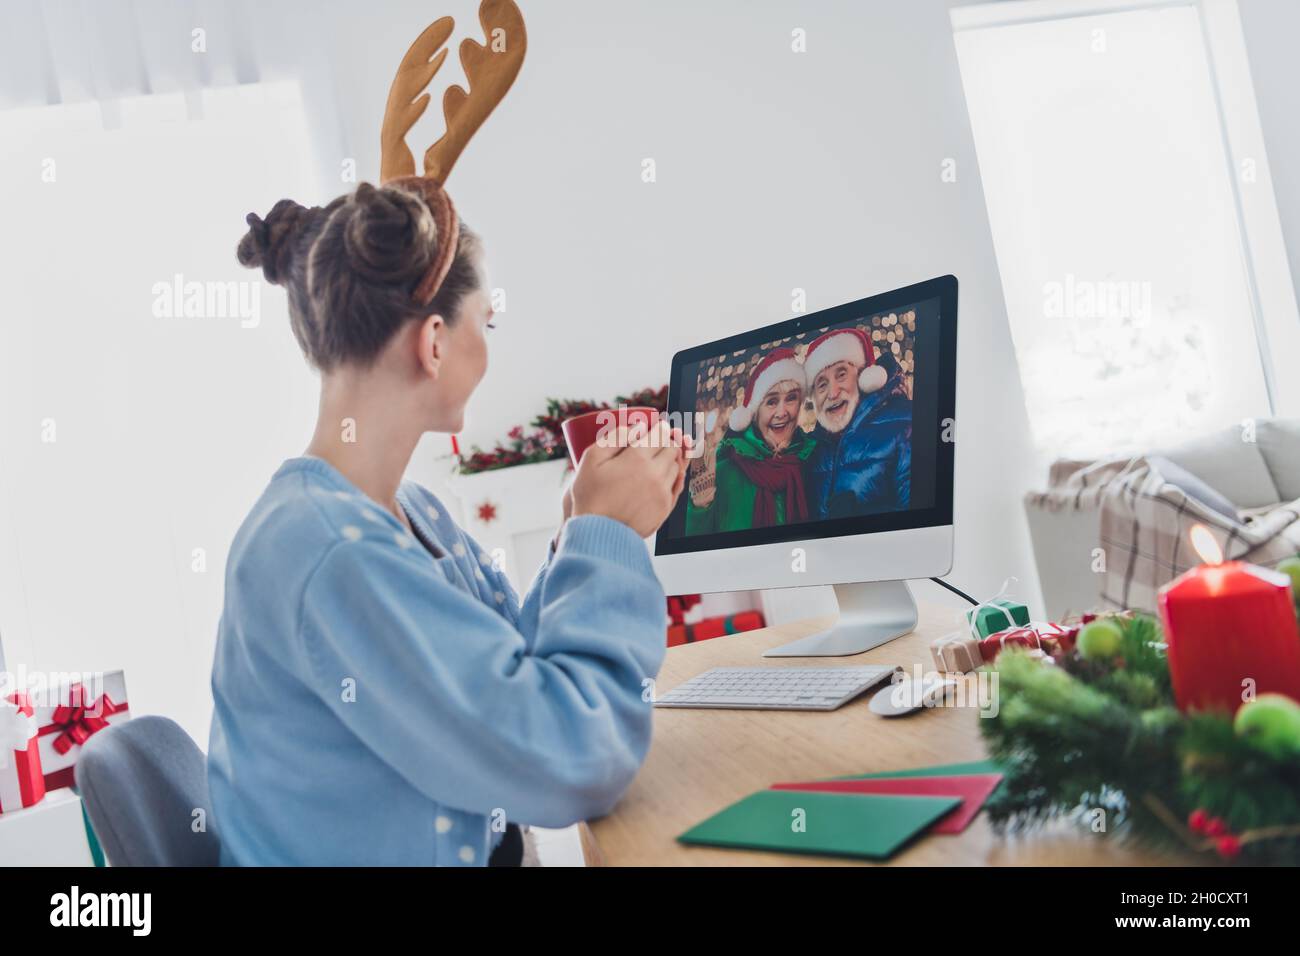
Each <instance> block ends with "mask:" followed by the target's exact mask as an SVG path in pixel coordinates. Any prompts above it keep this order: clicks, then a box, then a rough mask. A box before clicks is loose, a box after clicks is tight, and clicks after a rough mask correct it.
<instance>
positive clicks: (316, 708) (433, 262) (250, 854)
mask: <svg viewBox="0 0 1300 956" xmlns="http://www.w3.org/2000/svg"><path fill="white" fill-rule="evenodd" d="M479 17H480V20H481V22H482V26H483V29H484V34H485V38H486V39H487V41H488V42H487V44H486V45H483V44H480V43H477V42H474V41H472V40H466V41H464V43H462V45H461V61H462V63H463V64H464V67H465V73H466V76H467V77H468V80H469V84H468V85H469V91H468V93H466V92H465V91H464V90H462V89H460V88H459V87H455V86H453V87H451V88H450V89H449V90H448V91H447V93H446V95H445V98H444V112H445V114H446V119H447V132H446V134H445V135H444V136H443V137H442V138H441V139H440V140H439V141H438V142H437V143H435V144H434V145H433V147H431V148H430V149H429V151H428V152H427V153H426V154H425V159H424V175H422V176H418V175H416V174H415V162H414V158H413V157H412V155H411V153H410V151H409V149H408V148H407V147H406V145H405V143H404V141H403V139H404V136H405V134H406V132H407V131H408V130H409V129H410V128H411V126H412V125H413V124H414V123H415V121H416V120H417V119H418V118H419V117H420V115H421V114H422V113H423V112H424V109H425V107H426V106H427V105H428V102H429V94H428V93H424V92H422V91H423V90H424V89H425V87H427V86H428V84H429V82H430V81H431V80H432V78H433V76H434V74H436V73H437V72H438V69H439V67H441V65H442V63H443V61H444V60H445V59H446V55H447V51H446V49H443V46H444V44H445V43H446V42H447V40H448V38H449V37H450V35H451V31H452V21H451V20H450V18H443V19H441V20H438V21H437V22H436V23H434V24H433V25H431V26H430V27H429V28H428V29H427V30H425V31H424V33H422V34H421V35H420V37H419V39H417V40H416V42H415V44H414V45H413V46H412V47H411V49H410V51H409V52H408V53H407V54H406V56H405V57H404V58H403V60H402V63H401V66H400V68H399V70H398V72H397V77H396V79H395V80H394V82H393V86H392V90H391V92H390V94H389V99H388V107H387V110H386V113H385V117H384V125H383V133H382V147H383V161H382V172H381V180H382V183H383V184H382V185H381V186H378V187H375V186H371V185H366V184H363V185H361V186H359V187H358V188H357V189H356V191H355V192H353V193H351V194H348V195H345V196H341V197H339V198H337V199H335V200H334V201H333V202H331V203H330V204H329V205H327V206H325V207H323V208H322V207H312V208H305V207H303V206H300V205H298V204H297V203H295V202H293V201H291V200H287V199H286V200H281V201H280V202H278V203H276V204H275V206H274V208H273V209H272V210H271V212H270V213H269V214H268V215H267V217H266V218H265V219H261V218H259V217H258V216H256V215H250V216H248V220H247V221H248V225H249V230H248V233H247V235H245V236H244V237H243V239H242V240H241V241H240V243H239V250H238V255H239V259H240V261H241V262H242V263H244V264H245V265H247V266H250V267H260V268H261V269H262V272H263V274H264V275H265V277H266V279H267V281H269V282H272V283H275V284H278V285H283V286H284V287H285V288H286V289H287V291H288V295H289V310H290V317H291V321H292V325H293V331H294V334H295V336H296V337H297V340H298V343H299V344H300V345H301V347H302V349H303V351H304V353H305V354H306V357H307V359H308V361H309V362H311V363H312V364H313V365H314V366H316V367H317V368H318V369H319V370H320V372H321V397H320V413H319V420H318V422H317V425H316V431H315V434H314V436H313V437H312V438H311V441H310V443H309V444H308V446H307V450H306V453H305V454H304V455H302V456H301V457H298V458H292V459H290V460H289V461H287V462H285V463H284V465H283V466H281V468H280V469H279V470H278V471H277V472H276V473H275V475H274V477H273V478H272V479H271V482H270V484H269V485H268V486H267V488H266V490H265V492H264V493H263V494H262V496H261V498H260V499H259V500H258V501H257V503H256V504H255V505H254V507H253V510H252V511H251V512H250V514H249V515H248V517H247V519H246V520H245V521H244V523H243V525H242V527H241V528H240V529H239V532H238V534H237V536H236V538H235V541H234V543H233V545H232V547H231V551H230V559H229V564H228V567H227V571H226V593H225V604H224V609H223V612H222V616H221V623H220V627H219V632H218V639H217V650H216V660H215V663H214V667H213V677H212V690H213V696H214V698H215V713H214V717H213V725H212V737H211V746H210V756H209V764H208V766H209V782H210V787H211V793H212V805H213V812H214V816H215V818H216V826H217V829H218V830H219V833H220V838H221V844H222V855H223V862H228V863H233V864H353V863H379V864H400V865H432V864H437V865H471V866H472V865H483V864H486V863H488V862H504V861H506V859H505V858H507V857H512V858H513V859H512V860H510V862H517V860H518V858H519V856H520V839H519V830H518V828H517V826H515V824H537V825H541V826H550V827H558V826H565V825H568V824H571V823H574V822H576V821H580V820H583V819H586V818H589V817H593V816H598V815H600V814H603V813H605V812H606V811H608V810H609V809H610V808H611V807H612V806H613V804H614V802H615V801H616V800H617V799H618V798H619V796H620V795H621V794H622V792H623V790H624V788H625V787H626V786H627V785H628V784H629V783H630V782H631V780H632V777H633V775H634V774H635V773H636V771H637V769H638V767H639V766H640V764H641V761H642V760H643V758H644V757H645V754H646V751H647V749H648V746H649V742H650V719H651V703H650V702H649V699H648V697H649V695H646V694H645V693H644V690H645V687H646V686H647V683H648V682H649V681H650V680H651V679H653V678H654V676H655V674H656V673H657V671H658V669H659V665H660V663H661V661H662V657H663V653H664V645H665V638H664V595H663V591H662V589H661V588H660V586H659V583H658V581H657V579H656V578H655V575H654V572H653V570H652V568H651V564H650V559H649V556H648V553H647V550H646V547H645V544H644V542H643V540H642V539H643V538H644V537H646V536H648V535H649V534H650V533H652V532H653V531H654V530H655V529H656V528H657V527H658V526H659V525H660V524H661V523H662V521H663V520H664V518H665V517H666V516H667V514H668V512H669V510H670V508H671V507H672V504H673V502H674V501H675V500H676V498H677V495H678V494H679V493H680V491H681V487H682V483H683V479H684V475H685V457H684V455H683V454H682V450H681V445H682V443H683V442H684V441H685V440H684V439H682V438H681V437H680V435H673V436H663V438H662V439H661V440H656V441H654V442H643V441H639V440H638V439H639V438H641V437H642V436H639V435H624V436H621V437H622V438H623V439H624V440H623V441H621V442H620V443H619V446H618V447H611V448H592V449H591V450H589V451H588V452H587V454H586V455H584V456H583V459H582V463H581V465H580V467H579V468H578V471H577V475H576V477H575V480H574V482H573V485H572V492H571V494H570V495H566V496H565V500H564V507H563V510H564V515H565V522H564V525H563V528H562V530H561V532H560V534H559V535H558V536H557V539H556V542H555V543H554V545H553V547H552V551H551V554H550V556H549V557H548V559H547V561H546V563H545V565H544V566H543V568H542V570H541V572H540V573H539V575H538V577H537V578H536V581H535V583H534V584H533V587H532V589H531V590H530V591H529V592H528V594H527V595H526V596H525V598H524V600H523V602H522V604H520V603H519V601H518V600H517V599H516V597H515V594H514V592H513V590H512V589H511V587H510V585H509V583H508V582H507V580H506V578H505V576H504V575H503V574H502V573H501V572H500V571H499V570H498V569H497V568H495V567H493V562H492V561H491V560H490V558H489V557H488V555H486V554H485V553H484V552H483V550H482V549H481V548H480V547H479V545H478V544H477V543H475V542H474V540H473V539H471V538H470V536H469V535H467V534H466V533H465V532H464V531H462V530H461V529H460V528H459V527H457V526H456V524H455V523H454V522H453V521H452V519H451V517H450V516H449V515H448V514H447V510H446V508H444V507H443V505H442V504H441V503H440V502H439V501H438V499H436V498H435V497H434V496H433V495H432V494H431V493H430V492H429V491H427V490H426V489H424V488H422V487H420V486H419V485H417V484H414V483H413V482H409V481H404V480H403V474H404V472H405V471H406V468H407V465H408V463H409V461H410V457H411V453H412V451H413V450H414V448H415V445H416V442H417V441H418V440H419V438H420V436H421V435H422V434H423V433H425V432H429V431H437V432H452V433H454V432H457V431H459V430H460V428H461V425H462V419H463V415H464V409H465V406H466V403H467V402H468V400H469V398H470V395H471V394H472V393H473V392H474V389H475V388H476V387H477V385H478V384H479V381H480V380H481V379H482V377H483V373H484V371H485V369H486V366H487V352H488V347H487V340H486V330H487V329H490V328H492V321H491V320H492V317H493V312H492V309H491V307H490V304H489V296H488V291H487V290H488V285H487V280H486V277H485V270H484V261H483V251H482V245H481V243H480V242H479V240H478V238H477V237H476V236H475V235H474V234H473V233H472V232H470V231H469V230H468V229H467V228H466V227H465V226H464V224H463V223H462V222H461V221H460V219H459V217H458V215H457V213H456V210H455V208H454V207H453V206H452V203H451V200H450V198H449V197H448V196H447V193H446V191H445V190H444V188H443V184H444V183H445V182H446V179H447V175H448V173H449V172H450V170H451V167H452V165H453V164H454V163H455V161H456V158H457V157H458V156H459V155H460V153H461V151H462V150H463V149H464V147H465V144H466V143H467V142H468V141H469V138H470V137H471V136H472V135H473V133H474V132H475V130H477V129H478V127H479V126H480V125H481V124H482V123H483V121H484V120H485V119H486V118H487V116H488V114H489V113H490V112H491V111H492V109H493V108H494V107H495V106H496V104H497V103H498V102H499V101H500V100H501V98H502V97H503V96H504V95H505V93H506V91H507V90H508V89H509V87H510V85H511V83H512V82H513V81H514V78H515V76H516V75H517V74H518V72H519V68H520V64H521V63H522V61H523V55H524V50H525V47H526V39H525V34H524V24H523V19H522V16H521V15H520V13H519V10H518V8H517V7H516V6H515V4H514V3H513V2H511V0H484V2H483V4H482V6H481V7H480V11H479Z"/></svg>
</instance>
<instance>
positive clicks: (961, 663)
mask: <svg viewBox="0 0 1300 956" xmlns="http://www.w3.org/2000/svg"><path fill="white" fill-rule="evenodd" d="M930 655H931V656H932V657H933V658H934V667H935V670H939V671H944V672H946V673H952V674H965V673H968V672H969V671H973V670H975V669H976V668H977V667H980V666H982V665H983V663H984V659H983V658H982V657H981V656H980V642H979V641H977V640H976V639H975V638H973V637H971V636H970V635H969V634H967V633H965V632H964V631H958V632H956V633H955V634H949V635H947V636H945V637H941V638H939V639H938V640H937V641H934V642H933V643H931V644H930Z"/></svg>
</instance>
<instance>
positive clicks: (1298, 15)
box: [1238, 0, 1300, 364]
mask: <svg viewBox="0 0 1300 956" xmlns="http://www.w3.org/2000/svg"><path fill="white" fill-rule="evenodd" d="M1238 7H1239V9H1240V10H1241V27H1242V32H1243V33H1244V34H1245V36H1246V47H1247V49H1248V51H1249V55H1250V72H1251V76H1252V78H1253V79H1254V84H1255V100H1256V103H1257V104H1258V107H1259V120H1260V125H1261V126H1263V128H1264V144H1265V147H1266V148H1267V149H1268V161H1269V170H1270V172H1271V174H1272V177H1273V192H1274V195H1275V197H1276V199H1277V211H1278V216H1279V217H1280V218H1281V220H1282V234H1283V236H1284V237H1285V240H1286V246H1287V258H1288V259H1289V260H1290V263H1291V281H1292V283H1293V284H1294V285H1295V288H1296V294H1297V296H1300V121H1298V120H1297V118H1298V117H1300V67H1298V66H1297V65H1296V63H1297V61H1296V40H1297V38H1298V37H1300V3H1297V2H1296V0H1238ZM1293 363H1294V356H1293V357H1292V364H1293Z"/></svg>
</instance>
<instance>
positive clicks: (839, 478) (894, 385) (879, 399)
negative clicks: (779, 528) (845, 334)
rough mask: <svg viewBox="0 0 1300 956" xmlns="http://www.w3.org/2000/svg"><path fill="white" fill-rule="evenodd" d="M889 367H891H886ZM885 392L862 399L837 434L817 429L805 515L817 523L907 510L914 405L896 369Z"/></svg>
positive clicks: (815, 430) (881, 391)
mask: <svg viewBox="0 0 1300 956" xmlns="http://www.w3.org/2000/svg"><path fill="white" fill-rule="evenodd" d="M888 364H890V365H892V364H893V363H888ZM891 371H892V372H894V374H891V375H890V377H889V380H888V381H887V382H886V383H885V386H884V387H883V388H881V389H880V390H878V391H875V392H871V393H870V394H868V395H862V396H860V398H859V400H858V407H857V409H856V410H855V411H854V412H853V418H852V419H850V420H849V424H848V427H847V428H845V429H844V431H842V432H840V433H839V434H834V433H832V432H828V431H827V430H826V429H824V428H822V426H821V425H818V426H817V427H816V429H814V431H813V435H814V437H815V438H816V440H817V450H816V451H814V452H813V453H812V455H811V456H810V457H809V459H808V464H807V476H808V487H807V494H808V510H809V513H810V515H811V516H812V517H816V518H848V517H852V516H854V515H862V514H873V513H877V512H881V511H901V510H903V509H905V508H907V507H908V498H909V496H908V491H909V489H910V486H911V478H912V400H911V399H910V398H908V397H907V395H906V392H904V391H903V390H902V388H901V387H900V383H899V378H898V375H897V366H894V368H893V369H891Z"/></svg>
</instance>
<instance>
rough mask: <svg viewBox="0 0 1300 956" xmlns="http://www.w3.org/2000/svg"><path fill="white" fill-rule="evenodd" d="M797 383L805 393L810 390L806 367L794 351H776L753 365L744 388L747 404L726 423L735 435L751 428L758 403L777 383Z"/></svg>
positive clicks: (739, 408)
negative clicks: (805, 371)
mask: <svg viewBox="0 0 1300 956" xmlns="http://www.w3.org/2000/svg"><path fill="white" fill-rule="evenodd" d="M789 381H794V382H798V383H799V387H800V388H803V389H804V390H805V391H806V390H807V388H808V379H807V376H806V375H805V373H804V367H803V366H802V365H801V364H800V363H799V358H798V356H796V355H795V354H794V350H793V349H787V348H780V349H773V350H772V351H771V352H769V353H768V354H767V355H766V356H765V357H764V359H763V361H761V362H759V363H758V364H757V365H755V366H754V370H753V371H752V372H750V373H749V382H748V384H746V386H745V401H744V404H742V405H737V406H736V407H735V408H733V409H732V410H731V414H730V415H729V416H727V424H728V425H730V426H731V430H732V431H735V432H743V431H744V430H745V429H746V428H748V427H749V426H750V423H751V422H753V420H754V413H755V412H756V411H757V410H758V403H759V402H761V401H762V400H763V396H764V395H766V394H767V393H768V392H769V391H770V390H771V388H772V386H774V385H776V384H777V383H778V382H789Z"/></svg>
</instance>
